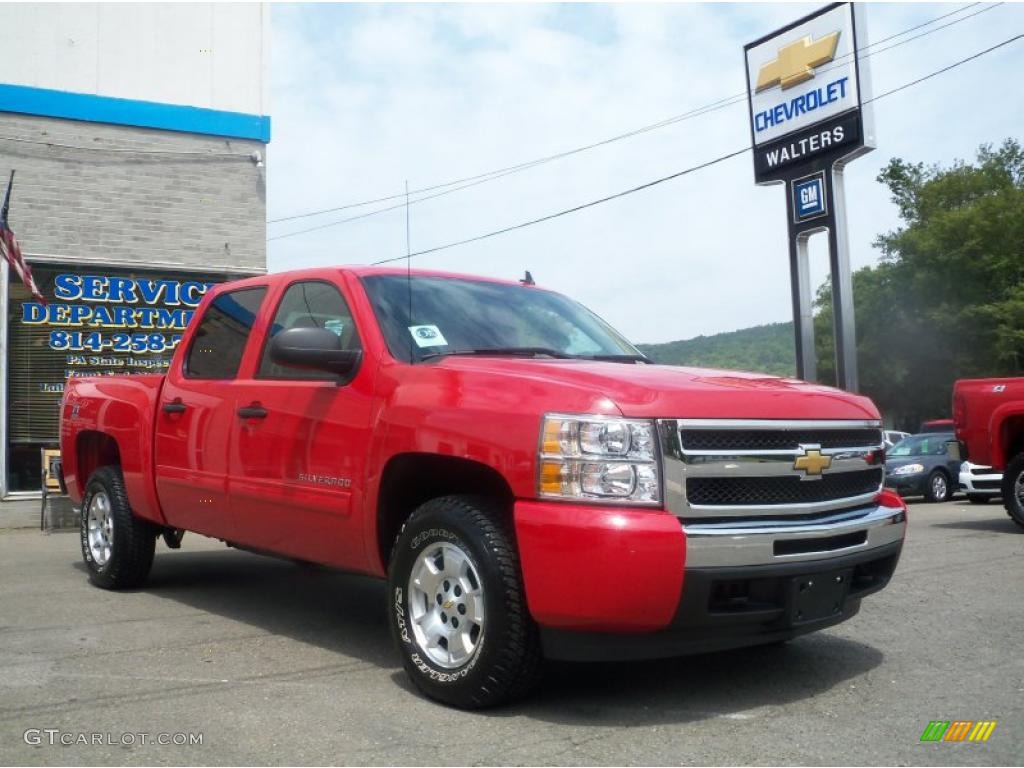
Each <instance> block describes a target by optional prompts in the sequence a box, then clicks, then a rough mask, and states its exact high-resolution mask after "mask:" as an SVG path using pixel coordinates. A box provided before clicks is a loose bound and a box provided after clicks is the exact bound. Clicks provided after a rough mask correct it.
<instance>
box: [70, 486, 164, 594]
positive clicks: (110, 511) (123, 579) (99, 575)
mask: <svg viewBox="0 0 1024 768" xmlns="http://www.w3.org/2000/svg"><path fill="white" fill-rule="evenodd" d="M81 523H82V559H83V560H84V561H85V565H86V567H87V568H88V569H89V579H90V580H91V581H92V583H93V584H95V585H96V586H98V587H103V588H104V589H131V588H132V587H137V586H139V585H141V584H142V582H144V581H145V580H146V577H147V576H148V575H149V569H150V568H151V567H152V565H153V551H154V549H155V548H156V536H157V529H156V527H155V526H153V525H152V524H150V523H149V522H147V521H146V520H143V519H142V518H140V517H136V515H135V514H134V513H133V512H132V508H131V506H129V504H128V494H127V493H126V492H125V489H124V477H123V476H122V474H121V468H120V467H100V468H99V469H97V470H96V471H95V472H93V474H92V477H90V478H89V482H88V484H87V485H86V487H85V497H84V498H83V499H82V520H81Z"/></svg>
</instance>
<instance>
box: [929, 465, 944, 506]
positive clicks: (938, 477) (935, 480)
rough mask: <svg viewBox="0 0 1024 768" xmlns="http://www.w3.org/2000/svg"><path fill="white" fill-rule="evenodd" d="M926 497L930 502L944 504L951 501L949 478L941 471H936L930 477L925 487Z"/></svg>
mask: <svg viewBox="0 0 1024 768" xmlns="http://www.w3.org/2000/svg"><path fill="white" fill-rule="evenodd" d="M924 497H925V498H926V499H927V500H928V501H933V502H943V501H948V500H949V478H948V477H946V473H945V472H943V471H942V470H941V469H936V470H935V471H934V472H932V473H931V474H930V475H928V482H927V484H926V486H925V490H924Z"/></svg>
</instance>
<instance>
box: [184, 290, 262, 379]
mask: <svg viewBox="0 0 1024 768" xmlns="http://www.w3.org/2000/svg"><path fill="white" fill-rule="evenodd" d="M266 294H267V289H266V288H243V289H241V290H238V291H231V292H229V293H222V294H221V295H220V296H218V297H217V298H216V299H215V300H214V301H213V303H212V304H210V306H209V307H207V308H206V312H205V314H204V315H203V317H202V319H201V320H200V322H199V327H198V328H197V329H196V335H195V336H194V337H193V338H192V345H191V346H190V347H189V350H188V356H187V357H186V358H185V375H186V376H188V377H189V378H192V379H233V378H235V376H237V375H238V366H239V365H241V363H242V355H243V353H244V352H245V345H246V342H248V340H249V334H250V333H251V332H252V326H253V323H255V322H256V315H257V314H258V313H259V310H260V305H261V304H262V303H263V297H264V296H266Z"/></svg>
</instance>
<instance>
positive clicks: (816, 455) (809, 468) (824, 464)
mask: <svg viewBox="0 0 1024 768" xmlns="http://www.w3.org/2000/svg"><path fill="white" fill-rule="evenodd" d="M831 466H832V457H831V456H824V455H822V453H821V451H819V450H818V449H816V448H811V449H810V450H807V449H804V455H803V456H801V457H800V458H798V459H797V460H796V461H794V462H793V469H795V470H797V471H798V472H805V473H806V474H807V475H808V476H809V477H817V476H818V475H820V474H821V473H822V472H823V471H824V470H826V469H828V468H829V467H831Z"/></svg>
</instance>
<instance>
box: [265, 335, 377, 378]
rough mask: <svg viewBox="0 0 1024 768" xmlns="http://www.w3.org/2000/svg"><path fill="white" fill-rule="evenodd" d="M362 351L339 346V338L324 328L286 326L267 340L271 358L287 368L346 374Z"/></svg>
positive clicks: (361, 356) (355, 366)
mask: <svg viewBox="0 0 1024 768" xmlns="http://www.w3.org/2000/svg"><path fill="white" fill-rule="evenodd" d="M362 358H363V353H362V352H361V351H359V350H349V349H342V348H341V338H340V337H339V336H338V334H336V333H334V332H333V331H328V330H327V329H326V328H289V329H288V330H286V331H281V332H280V333H278V334H277V335H276V336H274V338H273V339H271V341H270V359H271V360H273V361H274V362H275V363H276V364H277V365H283V366H285V367H287V368H304V369H306V370H312V371H326V372H328V373H334V374H337V375H338V376H342V377H343V376H348V375H349V374H350V373H352V372H353V371H355V369H356V368H357V367H358V366H359V361H360V360H362Z"/></svg>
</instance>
